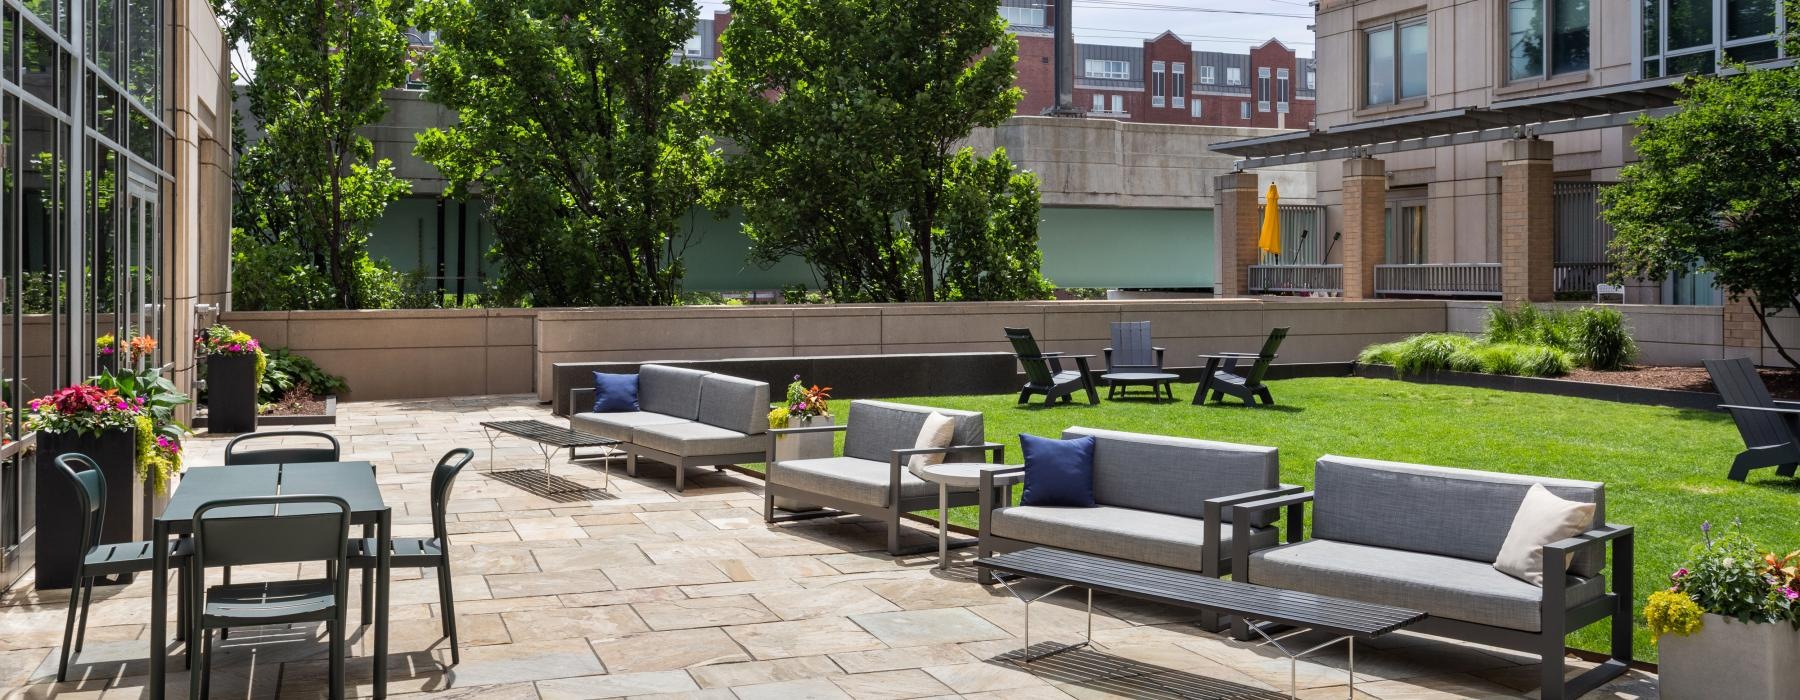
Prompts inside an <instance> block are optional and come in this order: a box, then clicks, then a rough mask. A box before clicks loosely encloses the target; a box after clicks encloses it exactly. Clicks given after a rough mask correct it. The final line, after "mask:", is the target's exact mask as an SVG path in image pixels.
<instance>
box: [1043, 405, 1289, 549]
mask: <svg viewBox="0 0 1800 700" xmlns="http://www.w3.org/2000/svg"><path fill="white" fill-rule="evenodd" d="M1082 435H1091V436H1093V437H1094V501H1095V502H1097V503H1100V504H1101V505H1108V506H1118V507H1121V508H1132V509H1136V510H1148V511H1155V512H1157V513H1167V514H1170V515H1180V516H1185V517H1189V518H1200V517H1204V516H1205V514H1206V504H1205V503H1203V501H1205V500H1206V499H1208V498H1218V497H1220V496H1230V495H1234V494H1239V493H1244V492H1246V491H1257V490H1261V489H1272V488H1275V487H1276V485H1277V484H1278V479H1279V478H1280V474H1281V463H1280V461H1279V451H1278V450H1276V449H1275V448H1273V447H1259V446H1256V445H1238V444H1234V443H1229V442H1213V441H1210V440H1195V439H1191V438H1182V437H1169V436H1165V435H1145V434H1142V433H1126V432H1120V431H1116V430H1098V429H1095V428H1070V429H1068V430H1065V431H1063V437H1064V438H1073V437H1079V436H1082ZM1230 512H1231V511H1230V510H1229V509H1227V510H1226V517H1225V521H1226V522H1230V521H1231V517H1230ZM1277 515H1278V514H1277V513H1276V512H1274V511H1269V512H1266V513H1264V514H1263V515H1262V516H1261V517H1259V518H1257V520H1258V522H1257V523H1256V524H1258V525H1266V524H1268V523H1269V522H1272V521H1273V520H1274V518H1275V517H1276V516H1277Z"/></svg>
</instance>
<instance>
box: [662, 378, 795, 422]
mask: <svg viewBox="0 0 1800 700" xmlns="http://www.w3.org/2000/svg"><path fill="white" fill-rule="evenodd" d="M708 374H712V373H711V372H702V371H700V370H697V369H688V368H686V367H671V366H669V365H644V366H641V367H639V368H638V409H639V410H642V411H645V412H648V413H661V414H663V415H665V416H674V417H676V418H680V419H683V420H699V418H700V383H701V380H702V379H705V378H706V375H708ZM763 410H765V411H766V410H768V407H767V406H764V408H763Z"/></svg>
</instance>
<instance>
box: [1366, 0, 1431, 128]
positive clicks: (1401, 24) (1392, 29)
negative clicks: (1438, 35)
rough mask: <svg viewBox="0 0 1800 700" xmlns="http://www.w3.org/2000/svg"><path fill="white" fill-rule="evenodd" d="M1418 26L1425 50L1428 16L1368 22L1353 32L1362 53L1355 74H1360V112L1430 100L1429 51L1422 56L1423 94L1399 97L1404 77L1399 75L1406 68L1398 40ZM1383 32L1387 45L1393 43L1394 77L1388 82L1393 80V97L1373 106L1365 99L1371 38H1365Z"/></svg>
mask: <svg viewBox="0 0 1800 700" xmlns="http://www.w3.org/2000/svg"><path fill="white" fill-rule="evenodd" d="M1420 26H1422V27H1424V28H1425V42H1426V45H1427V46H1429V45H1430V43H1431V21H1430V17H1429V16H1428V15H1423V14H1419V15H1407V16H1405V17H1396V18H1393V19H1389V20H1386V21H1382V22H1372V23H1369V24H1365V25H1362V26H1360V27H1357V30H1356V31H1357V34H1358V37H1357V41H1358V42H1359V43H1361V45H1362V46H1361V49H1362V51H1361V54H1362V56H1361V60H1359V61H1357V70H1358V71H1359V72H1360V74H1361V76H1362V80H1361V81H1359V82H1360V85H1359V86H1358V88H1359V90H1360V91H1361V93H1362V95H1361V96H1362V99H1361V100H1360V102H1361V104H1362V108H1364V109H1369V108H1380V107H1399V106H1405V105H1410V104H1413V103H1420V102H1424V101H1425V100H1426V99H1428V98H1429V97H1430V95H1431V60H1430V57H1431V51H1430V50H1429V49H1427V50H1426V52H1425V56H1426V61H1425V76H1424V82H1425V92H1424V93H1422V94H1419V95H1410V96H1409V95H1405V94H1403V90H1402V86H1403V85H1405V78H1406V75H1405V73H1404V72H1403V68H1404V66H1405V65H1406V61H1405V59H1404V58H1403V57H1402V54H1401V42H1400V36H1401V33H1402V32H1404V31H1405V30H1406V29H1410V28H1412V27H1420ZM1383 29H1386V30H1387V31H1388V33H1389V35H1390V36H1391V39H1390V41H1392V42H1393V49H1394V53H1393V62H1394V74H1393V76H1392V79H1393V85H1394V96H1393V99H1392V100H1389V101H1386V102H1376V101H1375V100H1374V99H1372V98H1371V97H1370V96H1369V75H1370V74H1369V58H1370V53H1369V48H1370V43H1369V42H1370V39H1371V37H1370V36H1369V35H1370V34H1372V33H1374V32H1378V31H1381V30H1383Z"/></svg>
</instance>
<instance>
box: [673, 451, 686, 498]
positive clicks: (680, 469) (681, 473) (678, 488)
mask: <svg viewBox="0 0 1800 700" xmlns="http://www.w3.org/2000/svg"><path fill="white" fill-rule="evenodd" d="M681 462H682V460H681V458H679V457H677V458H675V493H681V492H682V491H686V490H687V467H684V466H682V465H681Z"/></svg>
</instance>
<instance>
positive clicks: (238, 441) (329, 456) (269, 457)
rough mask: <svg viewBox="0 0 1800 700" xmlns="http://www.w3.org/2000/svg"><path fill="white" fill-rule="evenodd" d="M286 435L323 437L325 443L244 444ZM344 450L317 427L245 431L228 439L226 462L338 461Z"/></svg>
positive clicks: (230, 464) (319, 438)
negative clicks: (250, 446)
mask: <svg viewBox="0 0 1800 700" xmlns="http://www.w3.org/2000/svg"><path fill="white" fill-rule="evenodd" d="M284 438H308V439H311V440H323V441H324V442H325V443H326V444H324V445H312V446H293V445H281V446H278V447H267V448H263V449H260V450H253V449H246V448H245V447H242V446H243V445H245V444H246V443H250V442H256V441H263V440H281V439H284ZM342 453H343V450H342V449H341V448H339V447H338V441H337V438H334V437H332V436H330V435H328V434H325V433H321V432H318V431H316V430H274V431H270V432H266V433H245V434H243V435H239V436H237V437H234V438H232V439H231V442H228V443H225V466H235V465H239V464H299V463H303V462H336V461H338V457H339V456H340V455H341V454H342Z"/></svg>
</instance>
